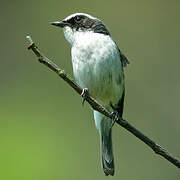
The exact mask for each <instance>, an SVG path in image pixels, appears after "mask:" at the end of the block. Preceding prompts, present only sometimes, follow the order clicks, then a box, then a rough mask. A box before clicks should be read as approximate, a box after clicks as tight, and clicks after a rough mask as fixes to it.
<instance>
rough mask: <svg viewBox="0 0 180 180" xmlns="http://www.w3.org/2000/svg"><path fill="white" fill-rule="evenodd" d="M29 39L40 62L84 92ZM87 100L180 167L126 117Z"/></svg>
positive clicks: (75, 88) (79, 92) (179, 163)
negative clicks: (116, 115) (123, 117)
mask: <svg viewBox="0 0 180 180" xmlns="http://www.w3.org/2000/svg"><path fill="white" fill-rule="evenodd" d="M26 38H27V40H28V41H29V44H30V45H29V47H28V49H31V50H32V51H33V52H34V54H35V55H36V56H37V58H38V60H39V62H40V63H42V64H44V65H45V66H47V67H48V68H50V69H51V70H52V71H54V72H56V73H57V74H58V76H59V77H61V78H62V79H63V80H64V81H66V82H67V83H68V84H69V85H70V86H71V87H72V88H73V89H74V90H75V91H76V92H77V93H78V94H79V95H81V94H82V92H83V89H82V88H81V87H80V86H78V85H77V84H76V83H75V82H74V81H73V79H72V78H71V77H69V76H68V75H67V74H66V73H65V71H64V70H62V69H60V68H59V67H58V66H57V65H56V64H55V63H53V62H52V61H51V60H49V59H48V58H47V57H45V56H44V55H42V53H41V52H40V51H39V49H38V47H37V46H36V45H35V43H34V42H33V41H32V39H31V37H30V36H27V37H26ZM86 101H87V102H88V103H89V104H90V106H91V107H92V108H93V109H94V110H96V111H99V112H100V113H102V114H104V115H105V116H107V117H109V118H110V119H112V120H114V119H116V123H117V124H118V125H120V126H122V127H123V128H125V129H126V130H127V131H129V132H130V133H132V134H133V135H135V136H136V137H137V138H138V139H140V140H141V141H142V142H144V143H145V144H146V145H148V146H149V147H150V148H151V149H152V150H153V151H154V152H155V153H156V154H159V155H160V156H162V157H164V158H165V159H167V160H168V161H169V162H171V163H172V164H174V165H175V166H176V167H178V168H180V160H179V159H178V158H176V157H174V156H173V155H172V154H170V153H169V152H168V151H167V150H166V149H164V148H162V147H161V146H160V145H158V144H156V143H155V142H154V141H153V140H151V139H150V138H148V137H147V136H145V135H144V134H143V133H142V132H140V131H139V130H138V129H136V128H135V127H134V126H132V125H131V124H130V123H128V122H127V121H126V120H125V119H122V118H120V117H119V118H118V119H117V117H115V114H113V113H112V112H110V111H108V110H107V109H106V108H105V107H103V106H102V105H101V104H99V103H98V102H97V101H96V100H95V99H94V98H93V97H91V96H90V95H89V94H87V95H86Z"/></svg>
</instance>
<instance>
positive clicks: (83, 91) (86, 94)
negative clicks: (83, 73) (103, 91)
mask: <svg viewBox="0 0 180 180" xmlns="http://www.w3.org/2000/svg"><path fill="white" fill-rule="evenodd" d="M88 93H89V90H88V88H83V90H82V93H81V96H82V105H84V102H85V100H86V98H87V96H88Z"/></svg>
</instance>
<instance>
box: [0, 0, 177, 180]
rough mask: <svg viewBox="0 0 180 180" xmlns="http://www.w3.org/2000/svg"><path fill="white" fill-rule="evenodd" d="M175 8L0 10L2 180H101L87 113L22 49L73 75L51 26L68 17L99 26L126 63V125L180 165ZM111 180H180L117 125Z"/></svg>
mask: <svg viewBox="0 0 180 180" xmlns="http://www.w3.org/2000/svg"><path fill="white" fill-rule="evenodd" d="M179 9H180V1H179V0H172V1H170V0H159V1H157V0H151V1H148V0H141V1H140V0H139V1H138V0H137V1H132V0H120V1H115V0H111V1H102V0H90V1H86V0H72V1H70V0H59V1H55V0H51V1H50V0H49V1H48V0H36V1H35V0H31V1H27V0H24V1H23V0H14V1H12V0H11V1H10V0H7V1H1V6H0V24H1V26H0V27H1V28H0V34H1V35H0V37H1V38H0V39H1V43H0V44H1V48H0V54H1V58H0V179H1V180H58V179H64V180H66V179H78V180H81V179H86V180H92V179H101V180H102V179H107V178H112V177H105V176H104V174H103V171H102V170H101V163H100V149H99V135H98V132H97V130H96V128H95V125H94V120H93V114H92V111H91V109H90V107H89V106H88V105H87V104H86V105H85V107H82V106H81V98H80V97H79V96H78V95H77V94H76V93H75V92H74V91H72V89H71V88H70V87H69V86H68V85H67V84H66V83H65V82H63V81H62V80H61V79H59V78H58V77H57V76H56V75H55V73H53V72H51V71H50V70H49V69H47V68H46V67H44V66H43V65H41V64H39V63H38V62H37V60H36V57H35V56H34V54H33V53H32V52H31V51H28V50H27V44H28V43H27V41H26V39H25V36H26V35H31V36H32V38H33V40H34V41H35V42H36V43H37V45H38V46H39V47H40V49H41V51H42V52H43V53H44V54H45V55H46V56H48V57H50V58H51V59H53V60H54V62H56V63H57V64H58V65H59V66H60V67H61V68H63V69H65V71H66V72H68V73H69V74H71V75H72V67H71V60H70V59H71V58H70V47H69V44H68V43H67V42H66V40H65V39H64V36H63V33H62V30H60V29H58V28H55V27H53V26H51V25H50V24H49V22H51V21H56V20H61V19H63V18H64V17H66V16H67V15H69V14H71V13H74V12H86V13H89V14H92V15H94V16H97V17H99V18H100V19H101V20H103V22H104V23H105V24H106V25H107V27H108V29H109V31H110V32H111V35H112V36H113V38H114V39H115V40H116V42H117V43H118V45H119V47H120V48H121V50H122V52H123V53H124V54H125V55H126V56H127V57H128V58H129V60H130V62H131V64H130V65H129V66H128V68H126V70H125V75H126V99H125V111H124V118H125V119H127V120H128V121H129V122H130V123H132V124H133V125H134V126H135V127H137V128H138V129H139V130H141V131H142V132H144V133H145V134H146V135H148V136H149V137H151V138H152V139H153V140H155V141H156V142H157V143H159V144H161V145H162V146H163V147H165V148H167V149H168V150H169V151H170V152H171V153H172V154H174V155H176V156H179V157H180V120H179V107H180V95H179V92H180V81H179V77H180V71H179V67H180V58H179V56H180V11H179ZM113 144H114V154H115V163H116V164H115V165H116V170H115V171H116V172H115V176H114V177H113V179H123V180H129V179H136V180H139V179H146V180H152V179H163V180H177V179H180V172H179V169H178V168H176V167H175V166H173V165H172V164H170V163H169V162H168V161H166V160H165V159H163V158H162V157H160V156H158V155H155V154H154V153H153V152H152V151H151V149H149V148H148V147H147V146H146V145H145V144H143V143H142V142H141V141H139V140H138V139H137V138H135V137H134V136H133V135H131V134H130V133H129V132H127V131H126V130H124V129H123V128H121V127H120V126H117V125H115V126H114V127H113Z"/></svg>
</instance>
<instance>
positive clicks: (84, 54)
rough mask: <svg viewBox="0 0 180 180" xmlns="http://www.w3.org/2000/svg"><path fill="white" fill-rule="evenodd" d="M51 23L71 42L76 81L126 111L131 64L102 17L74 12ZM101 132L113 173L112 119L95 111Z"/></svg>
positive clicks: (111, 107)
mask: <svg viewBox="0 0 180 180" xmlns="http://www.w3.org/2000/svg"><path fill="white" fill-rule="evenodd" d="M51 24H52V25H55V26H58V27H61V28H63V31H64V35H65V38H66V39H67V41H68V42H69V43H70V45H71V56H72V65H73V73H74V77H75V80H76V82H77V84H78V85H79V86H80V87H81V88H83V89H84V88H87V89H88V93H89V94H90V95H91V96H92V97H93V98H95V99H96V100H97V101H98V102H99V103H100V104H102V105H103V106H104V107H106V108H107V109H108V110H110V111H113V112H116V113H118V115H119V116H120V117H122V114H123V104H124V95H125V87H124V72H123V67H125V66H126V65H127V64H129V61H128V60H127V58H126V57H125V56H124V55H123V54H122V53H121V51H120V49H119V48H118V46H117V44H116V42H115V41H114V40H113V39H112V37H111V35H110V33H109V31H108V30H107V28H106V26H105V25H104V24H103V22H102V21H101V20H99V19H98V18H95V17H93V16H91V15H88V14H85V13H75V14H72V15H70V16H68V17H66V18H65V19H64V20H62V21H56V22H52V23H51ZM94 119H95V124H96V127H97V129H98V131H99V134H100V141H101V149H102V167H103V170H104V173H105V175H112V176H113V175H114V156H113V150H112V135H111V134H112V133H111V130H112V124H113V122H112V120H110V119H108V118H107V117H106V116H104V115H102V114H101V113H99V112H97V111H94Z"/></svg>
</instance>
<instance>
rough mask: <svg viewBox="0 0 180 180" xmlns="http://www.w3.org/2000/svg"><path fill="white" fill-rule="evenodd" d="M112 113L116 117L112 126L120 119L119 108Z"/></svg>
mask: <svg viewBox="0 0 180 180" xmlns="http://www.w3.org/2000/svg"><path fill="white" fill-rule="evenodd" d="M111 114H112V115H114V118H113V119H112V124H111V128H112V127H113V126H114V124H115V122H116V121H118V119H119V113H118V111H117V110H115V111H114V112H112V113H111Z"/></svg>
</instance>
